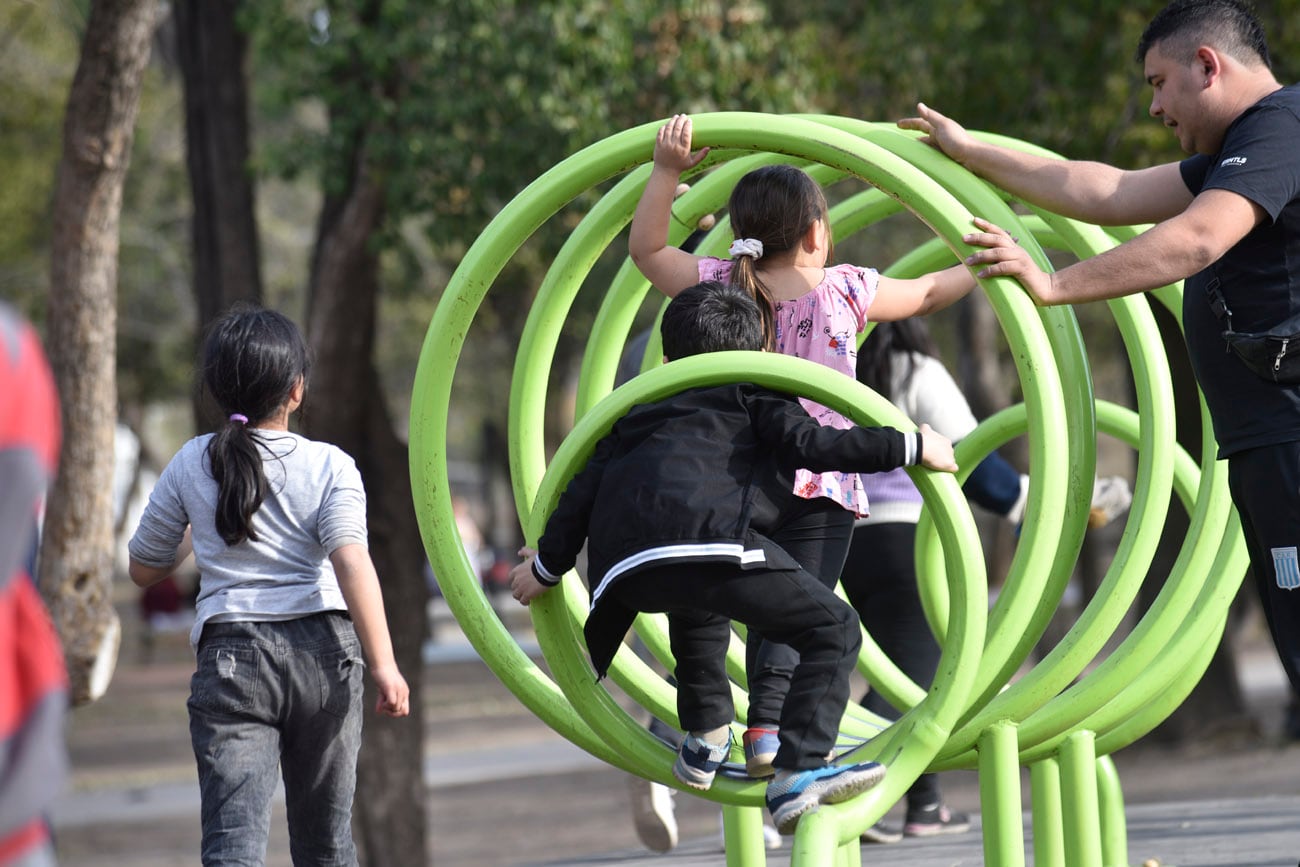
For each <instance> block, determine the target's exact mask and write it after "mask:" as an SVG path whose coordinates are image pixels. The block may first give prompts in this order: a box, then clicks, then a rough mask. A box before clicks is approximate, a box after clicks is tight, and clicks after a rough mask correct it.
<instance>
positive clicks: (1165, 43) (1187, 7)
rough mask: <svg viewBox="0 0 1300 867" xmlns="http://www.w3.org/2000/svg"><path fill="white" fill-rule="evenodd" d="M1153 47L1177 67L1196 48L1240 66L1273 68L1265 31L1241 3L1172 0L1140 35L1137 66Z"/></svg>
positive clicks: (1233, 0) (1225, 0) (1251, 11)
mask: <svg viewBox="0 0 1300 867" xmlns="http://www.w3.org/2000/svg"><path fill="white" fill-rule="evenodd" d="M1156 45H1159V46H1160V52H1161V54H1164V55H1165V56H1167V57H1170V58H1172V59H1174V60H1177V61H1179V62H1180V63H1190V62H1191V61H1192V58H1193V57H1194V56H1195V54H1196V49H1197V48H1199V47H1201V46H1202V45H1210V46H1213V47H1214V48H1216V49H1218V50H1219V51H1222V52H1223V53H1224V54H1227V55H1228V56H1230V57H1233V58H1235V59H1237V60H1238V61H1240V62H1242V63H1245V64H1248V65H1251V64H1254V63H1256V62H1263V64H1264V65H1265V66H1266V67H1269V68H1270V69H1271V68H1272V66H1273V61H1272V60H1271V59H1270V57H1269V54H1268V42H1267V40H1265V38H1264V28H1263V27H1262V26H1261V25H1260V23H1259V19H1258V18H1256V17H1255V13H1254V11H1253V10H1252V9H1251V8H1250V6H1249V5H1247V4H1246V3H1243V2H1240V0H1175V2H1173V3H1170V4H1169V5H1168V6H1166V7H1165V8H1164V9H1161V10H1160V11H1159V12H1158V13H1156V17H1155V18H1152V19H1151V23H1150V24H1148V25H1147V29H1146V30H1144V31H1142V38H1140V39H1139V40H1138V47H1137V62H1138V63H1145V62H1146V59H1147V52H1149V51H1150V50H1151V49H1152V48H1154V47H1155V46H1156Z"/></svg>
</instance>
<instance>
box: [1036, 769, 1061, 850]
mask: <svg viewBox="0 0 1300 867" xmlns="http://www.w3.org/2000/svg"><path fill="white" fill-rule="evenodd" d="M1029 785H1030V787H1031V788H1030V794H1031V804H1032V807H1031V816H1032V819H1033V823H1034V867H1065V863H1066V862H1065V838H1064V836H1063V835H1062V833H1061V767H1060V765H1059V764H1057V761H1056V759H1055V758H1050V759H1043V760H1042V761H1039V762H1034V763H1033V764H1032V765H1030V767H1029Z"/></svg>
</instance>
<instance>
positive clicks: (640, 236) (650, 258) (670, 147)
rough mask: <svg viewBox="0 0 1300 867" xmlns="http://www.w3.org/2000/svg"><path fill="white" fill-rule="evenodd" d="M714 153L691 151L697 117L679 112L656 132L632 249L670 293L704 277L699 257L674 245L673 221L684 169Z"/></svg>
mask: <svg viewBox="0 0 1300 867" xmlns="http://www.w3.org/2000/svg"><path fill="white" fill-rule="evenodd" d="M708 152H709V149H708V148H701V149H700V150H698V151H695V152H694V153H692V152H691V119H690V118H689V117H687V116H686V115H684V114H677V115H673V117H672V119H671V120H669V121H668V122H667V123H665V124H664V125H663V126H662V127H660V128H659V134H658V135H657V136H656V137H655V150H654V168H653V169H652V170H651V172H650V178H649V179H648V180H647V181H646V185H645V191H644V192H643V193H641V201H640V202H638V203H637V206H636V213H635V214H633V215H632V230H631V233H630V235H629V237H628V244H627V250H628V253H629V254H630V255H631V256H632V261H633V262H634V263H636V266H637V268H638V269H639V270H640V271H641V273H642V274H644V275H645V277H646V279H647V280H649V281H650V282H651V283H652V284H654V286H655V288H656V289H658V290H659V291H660V292H663V293H664V294H665V295H667V296H668V297H669V298H672V297H674V296H675V295H677V293H678V292H681V291H682V290H683V289H685V288H687V287H688V286H694V285H695V284H696V283H698V282H700V276H699V273H700V272H699V265H698V264H697V262H698V261H699V257H697V256H695V255H693V254H691V253H687V252H686V251H684V250H679V249H678V248H676V247H670V246H668V226H669V221H670V220H671V219H672V210H673V199H674V198H675V196H676V192H677V183H678V181H680V180H681V177H682V172H684V171H687V170H688V169H692V168H694V167H695V166H697V165H699V163H700V160H702V159H704V155H705V154H707V153H708Z"/></svg>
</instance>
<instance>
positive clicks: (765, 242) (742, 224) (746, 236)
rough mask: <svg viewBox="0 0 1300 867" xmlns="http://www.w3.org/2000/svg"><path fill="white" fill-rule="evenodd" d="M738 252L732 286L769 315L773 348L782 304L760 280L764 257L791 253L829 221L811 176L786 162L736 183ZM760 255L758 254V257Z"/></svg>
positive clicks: (733, 203)
mask: <svg viewBox="0 0 1300 867" xmlns="http://www.w3.org/2000/svg"><path fill="white" fill-rule="evenodd" d="M727 212H728V214H729V215H730V217H731V229H732V231H733V232H735V233H736V238H737V241H736V245H735V246H736V247H737V250H736V251H735V252H733V254H732V261H731V282H732V283H734V284H735V285H737V286H739V287H740V288H742V289H744V290H745V291H746V292H748V293H749V294H750V295H751V296H753V298H754V300H755V301H757V302H758V306H759V307H760V308H761V309H762V310H763V331H764V334H765V335H766V336H767V339H768V348H769V349H773V348H775V345H776V302H775V301H774V300H773V297H772V293H771V291H770V290H769V289H768V288H767V286H766V285H765V284H764V283H763V281H762V279H761V278H760V277H759V276H758V261H757V260H758V256H764V257H767V256H773V255H780V254H783V253H787V252H789V251H790V250H793V249H794V248H795V245H797V244H799V243H800V242H801V241H802V240H803V237H804V235H805V234H806V233H807V232H808V230H809V229H810V228H811V227H812V225H813V224H814V223H815V222H817V221H818V220H824V219H825V218H826V196H825V194H824V193H823V192H822V188H821V185H820V184H818V183H817V182H816V181H815V180H813V179H812V176H811V175H809V174H808V173H807V172H805V171H803V170H802V169H800V168H797V167H795V166H791V165H786V164H784V163H781V164H777V165H770V166H763V167H762V168H757V169H754V171H752V172H750V173H748V174H747V175H745V176H744V177H742V178H741V179H740V180H739V181H737V182H736V186H735V188H734V189H732V191H731V198H730V200H729V201H728V202H727ZM754 252H757V253H758V255H757V256H755V255H754Z"/></svg>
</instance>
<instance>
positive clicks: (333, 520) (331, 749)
mask: <svg viewBox="0 0 1300 867" xmlns="http://www.w3.org/2000/svg"><path fill="white" fill-rule="evenodd" d="M202 367H203V382H204V385H205V386H206V388H207V390H208V391H209V392H210V394H211V395H212V397H213V398H214V399H215V401H216V403H217V405H218V406H220V408H221V411H222V413H223V414H224V415H225V416H226V417H227V421H226V422H225V424H223V425H222V426H221V427H220V429H219V430H217V432H216V433H214V434H207V435H204V436H200V437H196V438H194V439H192V440H190V441H189V442H188V443H186V444H185V445H184V446H182V447H181V450H180V451H179V452H178V453H177V454H176V456H175V457H173V458H172V460H171V461H170V462H169V463H168V464H167V467H166V469H164V470H163V472H162V475H161V476H160V477H159V479H158V484H157V486H156V487H155V488H154V491H153V493H152V494H151V495H150V497H149V505H148V506H147V507H146V508H145V511H144V515H143V516H142V517H141V519H140V526H139V528H138V529H137V530H136V532H135V535H134V536H133V537H132V539H131V543H130V554H131V563H130V573H131V579H132V580H133V581H134V582H135V583H136V584H138V585H139V586H141V587H148V586H149V585H150V584H152V583H154V582H157V581H160V580H162V579H163V578H165V577H166V576H167V575H170V574H171V573H172V571H173V570H174V567H175V565H176V564H177V563H179V562H180V561H181V560H183V559H185V557H186V556H188V555H189V552H190V549H191V547H192V548H193V552H194V558H195V561H196V563H197V565H198V570H199V595H198V601H197V612H196V616H195V623H194V629H193V631H192V632H191V633H190V644H191V645H192V646H194V647H195V648H196V651H197V655H198V670H197V671H196V672H195V674H194V677H193V679H192V680H191V682H190V698H189V701H188V702H187V707H188V709H189V717H190V738H191V740H192V741H193V745H194V756H195V759H196V761H197V763H198V771H199V790H200V798H201V811H202V826H203V842H202V860H203V863H204V864H212V863H222V864H225V863H234V862H238V863H241V864H260V863H262V861H263V860H265V857H266V844H267V833H268V830H269V829H268V825H269V820H270V813H271V797H272V796H273V795H274V794H275V789H276V784H277V782H278V779H279V777H280V774H281V773H283V776H284V789H285V800H286V805H287V808H288V817H289V844H290V848H291V851H292V853H293V860H294V862H295V863H312V864H325V863H329V864H355V863H356V847H355V845H354V843H353V840H352V798H353V792H354V790H355V788H356V775H357V750H358V748H359V747H360V745H361V717H362V706H361V698H362V686H363V684H362V672H363V670H364V669H365V668H366V667H367V665H368V667H369V669H370V676H371V678H372V679H373V680H374V682H375V686H376V687H377V688H378V694H379V697H378V702H377V706H376V710H377V711H378V712H379V713H383V714H387V715H388V716H395V717H398V716H406V715H407V713H409V712H410V690H409V688H408V687H407V684H406V680H405V679H404V678H403V677H402V674H401V672H400V671H398V668H397V663H396V661H395V659H394V656H393V647H392V642H391V640H390V638H389V634H388V625H387V623H386V622H385V619H384V604H383V599H382V597H381V595H380V590H379V581H378V578H377V576H376V575H375V567H374V565H373V563H372V562H371V560H370V554H369V551H368V550H367V548H366V495H365V489H364V488H363V487H362V484H361V475H360V473H358V472H357V467H356V464H355V463H354V462H353V460H352V458H350V457H348V455H346V454H345V453H344V452H343V451H342V450H340V449H339V448H337V447H336V446H332V445H329V444H327V443H321V442H315V441H313V440H309V439H307V438H305V437H302V436H299V435H297V434H295V433H291V432H290V431H289V415H290V414H291V413H292V412H294V411H295V410H296V409H298V407H299V406H300V405H301V404H302V400H303V396H304V394H305V392H306V389H307V374H308V367H309V363H308V353H307V346H306V344H305V343H304V341H303V339H302V334H301V333H300V332H299V331H298V328H297V326H296V325H294V324H293V322H291V321H290V320H289V319H287V318H286V317H284V316H283V315H281V314H279V313H276V312H274V311H271V310H263V309H260V308H255V307H241V308H237V309H235V310H234V311H232V312H230V313H228V314H226V315H225V316H224V317H222V318H221V319H219V320H217V321H216V322H215V323H214V324H213V325H212V327H211V330H210V331H209V333H208V336H207V338H206V339H205V341H204V345H203V354H202ZM363 654H364V660H365V661H364V662H363Z"/></svg>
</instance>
